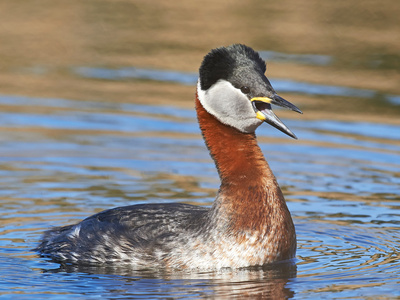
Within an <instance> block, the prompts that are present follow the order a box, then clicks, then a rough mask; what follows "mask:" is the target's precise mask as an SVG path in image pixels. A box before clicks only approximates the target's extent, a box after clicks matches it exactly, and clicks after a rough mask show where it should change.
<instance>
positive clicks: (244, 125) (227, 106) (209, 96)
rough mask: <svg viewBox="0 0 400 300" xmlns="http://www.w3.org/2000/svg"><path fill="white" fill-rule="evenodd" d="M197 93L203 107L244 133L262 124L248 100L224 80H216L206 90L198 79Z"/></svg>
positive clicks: (224, 122) (221, 120)
mask: <svg viewBox="0 0 400 300" xmlns="http://www.w3.org/2000/svg"><path fill="white" fill-rule="evenodd" d="M197 95H198V97H199V101H200V103H201V104H202V105H203V107H204V109H205V110H206V111H207V112H209V113H210V114H212V115H213V116H214V117H216V118H217V119H218V120H219V121H220V122H221V123H223V124H226V125H229V126H232V127H234V128H236V129H238V130H239V131H241V132H244V133H250V132H254V131H255V130H256V128H257V127H258V126H260V125H261V124H262V121H261V120H259V119H257V117H256V113H255V112H254V109H253V107H252V105H251V102H250V100H249V99H248V98H247V97H246V96H245V95H243V93H242V92H241V91H240V90H239V89H237V88H235V87H234V86H233V85H232V84H231V83H230V82H228V81H226V80H218V81H217V82H216V83H215V84H214V85H213V86H211V87H210V88H209V89H208V90H207V91H203V90H202V89H201V87H200V80H199V81H198V83H197Z"/></svg>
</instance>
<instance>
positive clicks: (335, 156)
mask: <svg viewBox="0 0 400 300" xmlns="http://www.w3.org/2000/svg"><path fill="white" fill-rule="evenodd" d="M38 2H39V4H40V3H41V4H43V5H40V7H43V9H42V10H40V11H38V10H37V9H35V7H36V6H35V5H37V4H38V3H36V2H35V4H29V3H28V2H27V3H25V4H16V3H15V2H13V1H11V0H10V1H5V2H4V4H1V9H0V17H1V19H2V22H3V26H1V27H0V37H1V39H2V47H0V56H1V57H2V65H1V68H0V299H72V298H74V299H92V298H104V299H132V298H139V299H140V298H143V299H155V298H156V299H157V298H158V299H165V298H177V299H196V298H217V299H219V298H222V299H224V298H227V299H231V298H234V297H236V298H244V297H248V298H251V299H253V298H256V299H257V298H260V299H264V298H265V299H285V298H293V299H377V298H379V299H388V298H392V299H393V298H400V288H399V286H400V123H399V118H398V116H399V114H400V106H399V101H398V100H399V99H400V89H399V86H398V82H399V80H400V77H399V73H398V66H399V65H398V49H399V41H400V38H398V32H400V31H399V30H398V28H397V27H396V24H397V23H398V13H397V12H396V9H394V8H395V7H398V5H397V6H396V3H397V2H395V1H393V2H392V1H390V0H388V1H387V2H385V3H386V5H381V4H379V5H376V6H374V4H373V3H365V2H362V4H360V3H361V2H360V3H359V4H358V5H355V6H354V7H347V6H346V5H345V4H344V3H336V4H333V2H332V3H331V4H329V5H327V6H325V7H321V6H320V5H319V2H316V3H313V2H312V1H309V2H307V3H303V4H302V5H301V6H299V5H297V2H296V3H292V4H290V1H289V2H288V3H286V2H285V3H286V4H285V3H283V2H282V3H280V4H279V5H278V4H274V3H272V2H271V3H270V2H269V1H256V2H257V4H256V5H246V6H245V7H243V5H242V4H240V3H242V2H240V3H239V2H237V3H236V2H235V3H234V2H232V3H230V4H229V6H228V7H229V9H227V6H225V4H224V3H225V2H224V1H220V2H218V3H216V2H215V1H214V2H213V3H212V5H211V3H209V4H210V5H203V4H201V5H199V4H194V3H191V2H190V3H189V2H185V3H183V2H182V3H180V2H179V1H178V2H177V3H175V2H165V1H164V2H163V1H161V2H157V4H158V6H155V5H153V4H151V5H150V4H145V3H141V4H139V3H133V2H128V1H126V2H125V1H119V2H110V1H97V2H96V3H92V2H90V1H87V2H79V1H77V2H76V3H75V2H74V1H71V2H70V3H69V4H68V5H66V4H59V5H60V6H56V5H54V6H52V5H48V3H44V2H43V1H42V0H39V1H38ZM42 2H43V3H42ZM178 4H179V5H178ZM289 4H290V5H289ZM193 5H194V7H193ZM314 5H315V6H314ZM44 7H46V8H44ZM293 7H296V12H294V11H293ZM262 10H265V11H267V10H268V11H270V12H271V13H270V14H268V16H269V22H267V23H268V26H266V22H265V20H262V18H259V17H257V18H255V16H258V13H259V11H262ZM353 12H354V13H353ZM132 15H134V16H135V17H132ZM304 15H307V16H312V17H309V18H306V19H305V18H304V17H303V16H304ZM296 16H297V17H296ZM282 20H285V22H282ZM299 20H301V22H300V21H299ZM217 21H218V22H217ZM216 22H217V23H218V24H221V25H220V26H217V27H212V26H215V24H217V23H216ZM16 24H18V26H17V25H16ZM213 24H214V25H213ZM235 24H238V25H235ZM272 24H280V25H279V26H278V27H277V26H275V27H274V26H273V25H272ZM228 25H229V26H228ZM239 25H240V26H239ZM210 26H211V27H210ZM235 26H236V27H235ZM263 26H264V27H263ZM137 28H139V29H140V30H136V29H137ZM232 28H233V29H234V30H232ZM60 29H62V30H61V31H62V34H60ZM193 32H196V33H199V34H201V35H202V38H201V39H199V38H198V37H196V36H194V35H193ZM21 37H24V38H21ZM33 40H34V42H33ZM238 41H240V42H243V43H247V44H249V45H251V46H253V47H255V48H256V49H257V50H261V55H262V56H263V57H264V58H265V59H267V60H268V71H267V74H268V76H269V78H270V79H271V82H272V84H273V86H274V87H275V89H276V90H277V91H278V93H279V94H281V95H282V96H283V97H284V98H286V99H288V100H289V101H291V102H293V103H294V104H296V105H297V106H298V107H299V108H300V109H301V110H302V111H303V112H304V115H299V114H295V113H293V112H288V111H284V110H276V114H277V115H278V116H280V117H281V118H282V120H283V121H284V122H285V124H287V125H288V127H289V128H290V129H291V130H292V131H293V132H294V133H295V134H296V135H297V136H298V138H299V139H298V140H297V141H296V140H292V139H290V138H288V137H287V136H285V135H283V134H282V133H281V132H279V131H278V130H275V129H274V128H272V127H271V126H268V125H266V124H264V125H263V126H261V127H260V128H259V130H258V132H257V136H258V140H259V143H260V146H261V149H262V151H263V152H264V154H265V156H266V158H267V160H268V162H269V163H270V166H271V168H272V170H273V171H274V173H275V175H276V177H277V178H278V181H279V183H280V185H281V187H282V190H283V193H284V194H285V197H286V200H287V203H288V206H289V209H290V211H291V213H292V217H293V220H294V223H295V226H296V231H297V240H298V250H297V255H296V258H295V260H294V261H292V262H285V263H279V264H274V265H271V266H266V267H264V268H249V269H240V270H230V269H224V270H220V271H218V272H195V271H193V272H185V271H174V272H169V271H165V270H156V269H153V268H151V266H149V269H147V270H132V269H129V268H122V267H116V266H107V267H102V268H101V267H97V268H96V267H90V268H88V267H79V266H60V265H59V264H57V263H54V262H51V261H49V260H48V259H44V258H40V257H38V256H37V254H36V253H35V252H34V251H32V250H31V249H32V248H34V247H35V246H37V244H38V242H39V241H40V237H41V234H42V232H43V231H44V230H46V229H48V228H51V227H52V226H59V225H66V224H71V223H74V222H78V221H80V220H82V219H83V218H85V217H87V216H89V215H92V214H94V213H96V212H99V211H102V210H104V209H108V208H112V207H116V206H123V205H129V204H139V203H159V202H185V203H191V204H197V205H205V206H207V205H211V203H212V201H213V199H214V197H215V194H216V191H217V189H218V186H219V179H218V176H217V172H216V170H215V166H214V164H213V162H212V160H211V158H210V157H209V154H208V152H207V149H206V147H205V146H204V142H203V141H202V138H201V134H200V131H199V128H198V125H197V122H196V116H195V112H194V109H193V106H194V105H193V102H194V99H193V97H194V90H195V82H196V79H197V72H196V70H197V68H198V64H199V63H200V61H201V59H202V56H203V55H204V54H205V53H206V51H208V50H209V48H210V47H214V46H218V45H221V44H225V45H227V44H230V43H233V42H238Z"/></svg>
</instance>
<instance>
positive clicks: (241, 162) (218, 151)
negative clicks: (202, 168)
mask: <svg viewBox="0 0 400 300" xmlns="http://www.w3.org/2000/svg"><path fill="white" fill-rule="evenodd" d="M196 110H197V116H198V121H199V124H200V128H201V131H202V134H203V137H204V139H205V141H206V145H207V147H208V149H209V151H210V153H211V156H212V158H213V159H214V161H215V164H216V166H217V168H218V172H219V175H220V178H221V187H220V190H219V194H218V198H217V200H216V203H215V204H214V208H215V209H217V210H218V211H219V212H221V213H222V214H225V216H226V217H227V219H228V220H229V222H230V225H229V226H230V230H233V231H236V232H259V233H260V234H261V235H264V234H266V233H267V232H276V234H282V236H287V240H286V241H284V243H283V244H284V245H285V246H283V247H284V248H285V247H286V248H285V249H281V254H282V255H283V257H286V258H288V257H290V256H291V255H293V254H294V250H293V249H294V248H293V247H295V238H294V237H295V232H294V225H293V222H292V218H291V216H290V213H289V210H288V209H287V206H286V203H285V200H284V197H283V195H282V192H281V190H280V188H279V185H278V183H277V181H276V179H275V176H274V175H273V174H272V171H271V169H270V168H269V165H268V163H267V162H266V160H265V158H264V156H263V154H262V152H261V149H260V148H259V146H258V145H257V141H256V136H255V134H247V133H242V132H240V131H239V130H237V129H235V128H233V127H231V126H228V125H225V124H222V123H221V122H220V121H218V120H217V119H216V118H215V117H214V116H212V115H211V114H209V113H208V112H207V111H206V110H205V109H204V107H203V106H202V105H201V103H200V101H199V100H198V98H197V97H196ZM219 212H218V213H219ZM293 245H294V246H293Z"/></svg>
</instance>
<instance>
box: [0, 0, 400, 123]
mask: <svg viewBox="0 0 400 300" xmlns="http://www.w3.org/2000/svg"><path fill="white" fill-rule="evenodd" d="M397 2H398V1H397V0H385V1H380V2H377V1H351V2H337V1H336V2H332V1H330V2H324V3H323V4H322V3H321V2H320V1H316V0H314V1H307V2H302V3H301V4H300V3H298V2H297V1H293V0H285V1H279V2H276V1H261V0H253V1H250V2H249V1H246V2H243V1H236V0H235V1H227V0H224V1H217V2H216V1H210V0H206V1H201V2H196V1H191V2H188V1H182V0H179V1H151V2H149V1H128V0H126V1H123V0H120V1H104V0H99V1H68V2H53V1H47V0H36V1H24V2H20V1H13V0H6V1H2V3H1V4H0V18H1V20H2V26H0V39H1V41H2V47H1V48H0V57H1V58H2V63H1V65H0V88H1V92H2V93H7V94H23V95H31V96H42V97H64V98H70V99H79V100H85V99H97V100H108V101H131V102H136V103H148V104H160V103H162V104H175V105H185V106H189V105H192V98H193V88H192V87H182V86H178V85H171V84H152V83H151V82H150V83H148V82H140V81H120V82H105V81H99V80H91V79H83V78H77V77H76V76H74V75H72V74H71V72H70V68H71V67H75V66H106V67H111V68H113V67H124V66H136V67H146V68H149V67H150V68H156V69H167V70H180V71H191V72H195V71H196V70H197V69H198V66H199V63H200V61H201V59H202V57H203V55H204V54H205V53H206V52H207V51H208V50H209V49H210V48H213V47H216V46H220V45H227V44H231V43H234V42H241V43H245V44H249V45H251V46H253V47H254V48H256V49H257V50H272V51H278V52H283V53H288V54H323V55H328V56H330V57H332V60H333V61H332V64H331V65H328V66H313V65H302V64H298V63H294V62H288V63H279V62H274V61H269V62H268V74H269V75H270V76H271V77H274V78H290V79H293V80H299V81H306V82H311V83H318V84H328V85H339V86H349V87H356V88H364V89H373V90H377V91H380V92H383V93H389V94H397V95H398V94H400V86H399V85H398V82H400V72H399V70H400V68H399V61H400V55H399V53H400V25H399V22H398V15H399V13H400V11H399V10H400V8H399V5H398V3H397ZM291 98H292V99H291V100H292V101H293V102H295V103H296V104H298V105H299V106H301V107H302V109H303V110H305V111H307V114H308V115H311V112H313V113H314V112H318V111H321V110H323V111H329V112H332V114H331V115H329V116H330V117H332V116H335V115H336V116H338V117H340V116H342V114H349V113H351V114H352V115H353V117H352V118H353V119H354V118H355V117H354V113H355V115H358V114H360V115H361V118H365V117H366V116H367V117H374V118H375V119H378V117H377V113H376V112H377V111H378V115H379V117H380V119H379V120H380V121H385V118H387V116H393V114H394V113H398V110H396V111H395V112H394V113H393V109H385V108H382V107H383V104H384V103H382V102H379V103H378V104H377V103H375V102H374V101H370V103H368V101H365V100H355V101H352V103H357V105H349V102H350V101H346V100H343V99H342V100H338V99H337V98H333V99H332V98H330V99H329V98H328V99H326V98H323V99H321V97H304V96H301V97H298V96H295V97H291ZM310 101H311V102H312V103H311V104H310ZM346 104H347V105H346ZM338 107H346V109H345V111H344V110H343V109H340V110H339V109H338ZM345 112H346V113H345ZM320 117H326V115H321V116H320Z"/></svg>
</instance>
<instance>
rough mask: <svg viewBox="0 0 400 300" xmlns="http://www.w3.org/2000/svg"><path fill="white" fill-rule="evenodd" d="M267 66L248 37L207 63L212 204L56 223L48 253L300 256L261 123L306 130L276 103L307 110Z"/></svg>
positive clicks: (126, 210)
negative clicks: (216, 182) (286, 118)
mask: <svg viewBox="0 0 400 300" xmlns="http://www.w3.org/2000/svg"><path fill="white" fill-rule="evenodd" d="M265 71H266V64H265V62H264V61H263V60H262V59H261V58H260V56H259V54H258V53H257V52H255V51H254V50H253V49H252V48H250V47H247V46H245V45H241V44H234V45H231V46H228V47H221V48H216V49H213V50H211V51H210V52H209V53H208V54H207V55H206V56H205V57H204V60H203V62H202V64H201V66H200V70H199V80H198V84H197V93H196V111H197V116H198V122H199V124H200V129H201V132H202V134H203V138H204V140H205V143H206V145H207V147H208V149H209V151H210V154H211V156H212V158H213V159H214V161H215V164H216V167H217V169H218V173H219V176H220V180H221V186H220V189H219V191H218V195H217V197H216V199H215V201H214V203H213V205H212V207H211V208H205V207H199V206H194V205H188V204H177V203H170V204H139V205H131V206H125V207H118V208H114V209H110V210H106V211H103V212H100V213H98V214H95V215H93V216H91V217H88V218H87V219H85V220H83V221H82V222H80V223H78V224H75V225H69V226H64V227H57V228H54V229H52V230H49V231H47V232H46V233H45V234H44V237H43V240H42V242H41V244H40V245H39V246H38V248H37V250H38V251H39V252H40V254H41V255H42V256H46V257H51V258H52V259H53V260H55V261H58V262H61V263H72V264H80V265H81V264H108V265H109V264H130V265H131V266H132V267H133V268H148V267H166V268H172V269H183V268H186V269H191V268H200V269H219V268H224V267H231V268H240V267H248V266H262V265H265V264H268V263H271V262H275V261H280V260H286V259H290V258H293V257H294V255H295V253H296V233H295V228H294V225H293V221H292V218H291V215H290V212H289V210H288V208H287V206H286V202H285V199H284V197H283V194H282V192H281V189H280V188H279V185H278V183H277V181H276V179H275V176H274V175H273V174H272V171H271V169H270V168H269V165H268V163H267V161H266V160H265V158H264V156H263V154H262V152H261V150H260V148H259V147H258V145H257V141H256V136H255V133H254V132H255V130H256V128H257V127H258V126H260V125H261V124H262V123H263V122H264V121H265V122H267V123H269V124H270V125H272V126H274V127H276V128H277V129H279V130H281V131H282V132H284V133H285V134H287V135H289V136H291V137H293V138H296V136H295V135H294V134H293V133H292V132H291V131H290V130H289V129H288V128H287V127H286V126H285V125H284V124H283V123H282V122H281V121H280V120H279V118H278V117H277V116H276V115H275V114H274V113H273V112H272V110H271V104H275V105H278V106H281V107H285V108H289V109H291V110H293V111H296V112H299V113H301V111H300V110H299V109H298V108H297V107H296V106H294V105H293V104H291V103H290V102H288V101H286V100H284V99H283V98H281V97H279V96H278V95H277V94H276V92H275V91H274V89H273V88H272V86H271V84H270V82H269V81H268V79H267V77H265V75H264V73H265Z"/></svg>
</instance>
